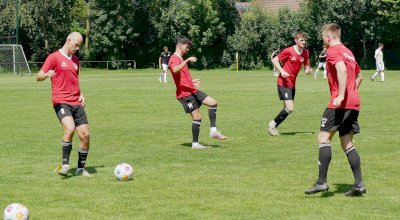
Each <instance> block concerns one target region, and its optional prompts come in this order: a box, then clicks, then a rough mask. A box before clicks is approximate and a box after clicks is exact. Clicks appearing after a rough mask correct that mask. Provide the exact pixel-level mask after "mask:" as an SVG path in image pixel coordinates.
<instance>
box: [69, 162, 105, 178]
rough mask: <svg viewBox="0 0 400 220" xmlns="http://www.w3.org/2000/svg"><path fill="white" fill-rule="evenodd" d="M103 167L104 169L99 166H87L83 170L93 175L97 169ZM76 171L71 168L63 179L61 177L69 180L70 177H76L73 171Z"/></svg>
mask: <svg viewBox="0 0 400 220" xmlns="http://www.w3.org/2000/svg"><path fill="white" fill-rule="evenodd" d="M103 167H104V165H99V166H88V167H85V169H86V170H87V171H88V172H89V173H90V174H94V173H97V168H103ZM76 169H77V168H72V169H70V170H69V171H68V175H67V176H65V177H63V178H62V179H69V178H71V177H76V176H75V171H76Z"/></svg>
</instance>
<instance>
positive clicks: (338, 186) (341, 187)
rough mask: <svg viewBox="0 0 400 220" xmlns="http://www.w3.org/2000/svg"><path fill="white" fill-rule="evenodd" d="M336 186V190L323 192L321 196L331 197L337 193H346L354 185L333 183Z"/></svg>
mask: <svg viewBox="0 0 400 220" xmlns="http://www.w3.org/2000/svg"><path fill="white" fill-rule="evenodd" d="M333 185H334V186H335V191H328V192H323V193H322V195H321V197H331V196H333V195H335V194H344V193H345V192H347V191H349V190H350V189H351V187H352V186H353V185H351V184H345V183H336V184H333Z"/></svg>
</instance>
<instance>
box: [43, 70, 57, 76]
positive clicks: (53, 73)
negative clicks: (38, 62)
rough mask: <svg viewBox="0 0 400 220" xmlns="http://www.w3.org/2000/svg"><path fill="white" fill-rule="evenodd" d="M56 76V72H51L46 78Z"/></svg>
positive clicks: (46, 74)
mask: <svg viewBox="0 0 400 220" xmlns="http://www.w3.org/2000/svg"><path fill="white" fill-rule="evenodd" d="M55 75H56V72H54V70H49V71H48V72H47V73H45V76H47V77H50V78H51V77H53V76H55Z"/></svg>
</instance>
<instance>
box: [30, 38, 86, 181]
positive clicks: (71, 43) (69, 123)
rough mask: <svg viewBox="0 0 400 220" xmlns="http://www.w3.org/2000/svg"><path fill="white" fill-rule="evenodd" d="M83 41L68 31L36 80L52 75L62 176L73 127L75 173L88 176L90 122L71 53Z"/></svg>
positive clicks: (77, 69) (68, 167)
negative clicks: (76, 138) (59, 127)
mask: <svg viewBox="0 0 400 220" xmlns="http://www.w3.org/2000/svg"><path fill="white" fill-rule="evenodd" d="M82 41H83V38H82V35H81V34H80V33H78V32H72V33H70V34H69V35H68V37H67V40H66V41H65V44H64V46H63V47H62V48H61V49H60V50H58V51H56V52H54V53H52V54H50V55H49V56H48V57H47V59H46V61H45V63H44V64H43V66H42V68H41V70H40V72H39V73H38V75H37V78H36V80H37V81H43V80H45V79H47V78H50V79H51V89H52V101H53V107H54V110H55V113H56V115H57V117H58V119H59V120H60V122H61V125H62V127H63V128H64V136H63V139H62V144H61V145H62V165H60V166H59V167H58V168H57V170H56V171H57V173H58V174H59V175H62V176H67V175H68V172H69V169H70V166H69V157H70V153H71V150H72V138H73V135H74V132H75V130H76V132H77V133H78V136H79V139H80V145H79V149H78V156H79V159H78V168H77V169H76V172H75V175H83V176H90V174H89V173H88V172H87V170H85V163H86V158H87V156H88V151H89V125H88V120H87V117H86V113H85V110H84V106H85V98H84V96H83V95H82V94H81V91H80V87H79V60H78V58H77V57H76V56H75V55H74V54H75V53H76V52H77V51H78V50H79V47H80V46H81V44H82Z"/></svg>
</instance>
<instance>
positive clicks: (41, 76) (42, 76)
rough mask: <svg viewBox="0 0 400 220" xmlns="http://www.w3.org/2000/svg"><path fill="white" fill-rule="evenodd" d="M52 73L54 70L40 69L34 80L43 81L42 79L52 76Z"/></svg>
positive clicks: (53, 73)
mask: <svg viewBox="0 0 400 220" xmlns="http://www.w3.org/2000/svg"><path fill="white" fill-rule="evenodd" d="M54 75H56V73H55V72H54V70H49V71H48V72H47V73H45V72H43V71H42V70H40V71H39V73H38V74H37V76H36V81H43V80H45V79H47V78H48V77H53V76H54Z"/></svg>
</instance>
